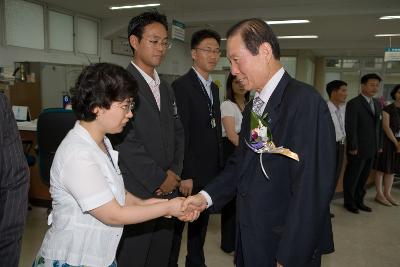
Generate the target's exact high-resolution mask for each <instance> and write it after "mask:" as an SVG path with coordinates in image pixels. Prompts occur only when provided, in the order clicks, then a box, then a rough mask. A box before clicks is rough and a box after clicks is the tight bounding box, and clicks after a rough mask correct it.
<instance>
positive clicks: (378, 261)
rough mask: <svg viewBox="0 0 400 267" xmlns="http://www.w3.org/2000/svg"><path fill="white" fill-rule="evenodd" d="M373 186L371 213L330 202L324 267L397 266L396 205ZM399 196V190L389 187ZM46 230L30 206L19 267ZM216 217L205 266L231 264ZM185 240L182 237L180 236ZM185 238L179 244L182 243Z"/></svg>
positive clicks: (27, 262)
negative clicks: (383, 201) (329, 247)
mask: <svg viewBox="0 0 400 267" xmlns="http://www.w3.org/2000/svg"><path fill="white" fill-rule="evenodd" d="M374 195H375V189H374V188H370V189H369V190H368V193H367V196H366V199H365V203H366V204H367V205H368V206H370V207H371V208H372V209H373V212H372V213H365V212H361V213H360V214H352V213H349V212H347V211H346V210H345V209H344V208H343V205H342V202H343V199H341V198H339V199H336V200H334V201H333V202H332V204H331V210H332V212H333V213H334V214H335V217H334V218H333V219H332V223H333V232H334V239H335V248H336V252H335V253H333V254H330V255H326V256H324V257H323V259H322V266H324V267H347V266H355V267H376V266H379V267H399V266H400V206H399V207H385V206H382V205H380V204H378V203H376V202H375V201H374V200H373V197H374ZM393 196H394V197H395V198H397V199H400V189H399V188H394V189H393ZM46 229H47V224H46V209H44V208H38V207H33V210H32V211H30V212H29V215H28V221H27V227H26V229H25V233H24V238H23V244H22V254H21V259H20V264H19V266H20V267H27V266H31V264H32V260H33V258H34V257H35V255H36V253H37V250H38V249H39V247H40V244H41V242H42V239H43V236H44V233H45V231H46ZM219 229H220V217H219V215H212V216H211V218H210V224H209V229H208V233H207V239H206V244H205V248H204V250H205V255H206V264H207V266H208V267H220V266H224V267H228V266H233V256H232V255H229V254H226V253H224V252H222V251H221V250H220V249H219V240H220V231H219ZM184 239H185V240H186V237H184ZM185 240H184V241H183V242H182V244H186V242H185ZM185 254H186V247H185V246H182V248H181V255H180V259H179V266H184V256H185Z"/></svg>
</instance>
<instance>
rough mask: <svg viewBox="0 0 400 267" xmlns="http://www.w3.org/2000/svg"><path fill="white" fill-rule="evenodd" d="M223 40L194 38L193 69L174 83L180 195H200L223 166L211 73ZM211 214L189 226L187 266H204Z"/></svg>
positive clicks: (178, 234) (210, 34)
mask: <svg viewBox="0 0 400 267" xmlns="http://www.w3.org/2000/svg"><path fill="white" fill-rule="evenodd" d="M220 42H221V38H220V36H219V34H218V33H216V32H214V31H212V30H200V31H198V32H195V33H194V34H193V35H192V40H191V55H192V59H193V66H192V68H190V70H189V71H188V72H187V73H186V74H185V75H183V76H181V77H180V78H178V79H177V80H175V81H174V82H173V83H172V87H173V89H174V91H175V97H176V103H177V106H178V113H179V117H180V118H181V121H182V124H183V128H184V132H185V157H184V160H183V170H182V175H181V178H182V181H181V185H180V192H181V194H182V195H183V196H189V195H191V194H192V193H193V194H197V193H198V192H199V191H200V190H202V189H203V187H204V186H205V185H206V184H207V183H208V182H209V181H210V180H211V179H212V178H213V177H215V176H216V175H217V174H218V172H219V171H220V169H221V166H222V133H221V111H220V101H219V93H218V87H217V85H216V84H215V83H214V82H213V81H212V77H211V76H210V72H211V71H212V70H214V68H215V66H216V64H217V63H218V60H219V56H220ZM208 218H209V214H208V213H202V214H201V215H200V218H199V219H198V220H197V221H195V222H193V223H190V224H189V225H188V245H187V247H188V254H187V256H186V266H187V267H189V266H205V259H204V251H203V245H204V240H205V236H206V231H207V225H208ZM183 228H184V223H182V222H179V221H177V220H176V222H175V236H174V242H173V247H172V251H171V257H170V264H169V266H178V265H177V263H178V258H179V249H180V244H181V238H182V231H183Z"/></svg>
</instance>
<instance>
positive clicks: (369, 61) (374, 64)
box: [363, 57, 383, 70]
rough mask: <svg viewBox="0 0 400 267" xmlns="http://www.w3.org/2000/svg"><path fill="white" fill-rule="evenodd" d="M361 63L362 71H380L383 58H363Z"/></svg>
mask: <svg viewBox="0 0 400 267" xmlns="http://www.w3.org/2000/svg"><path fill="white" fill-rule="evenodd" d="M363 62H364V69H370V70H374V69H376V70H380V69H382V66H383V58H381V57H375V58H374V57H369V58H365V59H364V60H363Z"/></svg>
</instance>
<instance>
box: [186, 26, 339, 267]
mask: <svg viewBox="0 0 400 267" xmlns="http://www.w3.org/2000/svg"><path fill="white" fill-rule="evenodd" d="M227 55H228V58H229V60H230V62H231V73H232V74H233V75H236V77H237V79H238V80H239V81H240V82H241V83H242V85H243V87H244V88H245V89H246V90H255V91H256V94H255V98H254V100H253V102H252V103H250V104H249V105H247V106H246V108H245V111H244V115H243V120H242V127H241V129H242V130H241V132H240V136H239V138H240V139H239V140H240V141H239V147H238V150H237V151H236V153H235V154H234V156H233V157H232V158H231V159H230V161H229V162H228V164H227V166H226V167H225V169H224V170H223V171H222V172H221V174H220V175H218V176H217V177H216V178H215V179H214V180H213V181H211V183H210V184H208V185H207V186H206V187H205V188H204V191H201V192H200V193H199V194H197V195H195V196H190V197H189V198H188V199H187V200H186V202H185V203H186V204H187V205H188V207H189V208H199V209H202V208H205V207H206V206H208V207H210V208H212V209H216V210H218V209H220V208H221V207H223V206H224V205H225V204H226V203H227V202H228V201H229V200H230V199H231V198H232V197H233V196H235V195H236V197H237V200H236V201H237V202H236V207H237V230H236V232H237V236H236V237H237V238H236V249H235V253H236V254H235V261H236V266H238V267H243V266H246V267H275V266H284V267H306V266H307V267H310V266H320V261H321V254H324V253H329V252H332V251H333V240H332V228H331V221H330V216H329V202H330V199H331V196H332V193H333V190H334V186H335V184H334V181H335V179H334V174H335V167H336V164H335V156H336V151H335V132H334V126H333V123H332V119H331V117H330V113H329V110H328V107H327V104H326V102H325V101H324V100H323V99H322V98H321V96H320V95H319V94H318V92H317V91H316V90H315V89H314V88H313V87H311V86H309V85H307V84H304V83H301V82H299V81H297V80H295V79H293V78H291V77H290V76H289V74H288V73H287V72H285V71H284V69H283V67H282V65H281V63H280V62H279V58H280V49H279V44H278V41H277V38H276V36H275V35H274V33H273V32H272V30H271V28H270V27H269V26H268V25H267V24H266V23H265V22H264V21H262V20H260V19H248V20H244V21H241V22H239V23H238V24H236V25H234V26H233V27H232V28H231V29H230V30H229V31H228V33H227ZM252 109H254V112H260V113H263V114H264V115H265V114H267V115H266V116H267V121H268V127H269V128H270V130H271V133H272V139H273V141H274V143H275V145H276V146H277V147H279V146H283V147H285V148H288V149H290V150H291V151H293V152H295V153H297V154H298V156H299V159H300V160H299V162H297V161H296V160H293V159H291V158H288V157H285V156H283V155H279V154H269V153H264V154H262V158H261V159H260V155H259V154H257V153H255V152H254V151H253V150H251V149H250V148H249V147H248V146H247V144H246V143H245V142H246V141H247V142H250V131H251V129H250V114H251V113H250V112H251V110H252ZM261 164H262V165H261ZM262 166H263V167H264V171H265V173H264V171H263V169H262Z"/></svg>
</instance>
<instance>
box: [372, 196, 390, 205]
mask: <svg viewBox="0 0 400 267" xmlns="http://www.w3.org/2000/svg"><path fill="white" fill-rule="evenodd" d="M375 201H376V202H378V203H379V204H382V205H384V206H387V207H391V206H392V204H391V203H390V202H389V201H388V200H387V199H386V198H384V197H375Z"/></svg>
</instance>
